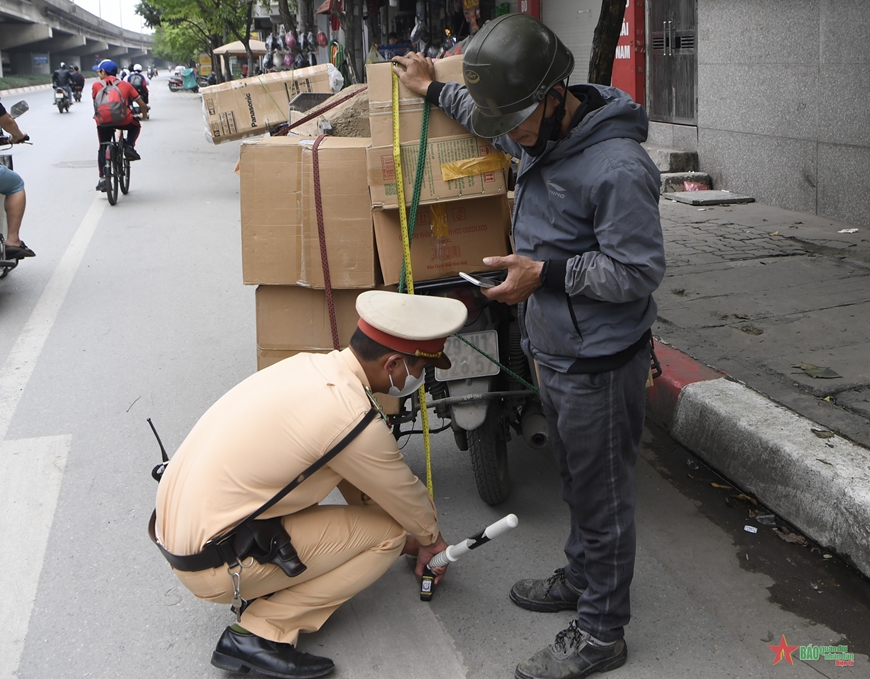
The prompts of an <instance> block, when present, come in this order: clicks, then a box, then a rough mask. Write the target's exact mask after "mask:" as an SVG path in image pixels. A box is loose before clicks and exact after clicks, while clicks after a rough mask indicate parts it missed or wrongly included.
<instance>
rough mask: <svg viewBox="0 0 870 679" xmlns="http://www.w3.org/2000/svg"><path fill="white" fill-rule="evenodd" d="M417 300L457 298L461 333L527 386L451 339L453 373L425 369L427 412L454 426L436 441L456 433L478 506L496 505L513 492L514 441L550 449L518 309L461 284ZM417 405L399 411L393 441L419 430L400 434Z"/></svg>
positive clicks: (429, 289) (420, 286)
mask: <svg viewBox="0 0 870 679" xmlns="http://www.w3.org/2000/svg"><path fill="white" fill-rule="evenodd" d="M504 273H505V272H499V273H496V274H480V275H479V276H477V278H479V279H481V280H483V281H484V282H485V283H484V284H486V281H489V282H491V283H494V284H497V283H499V282H501V280H500V279H503V277H504ZM415 293H416V294H428V295H440V296H447V297H453V298H455V299H458V300H460V301H461V302H463V303H464V304H465V306H466V308H467V309H468V322H467V324H466V326H465V327H464V328H463V329H462V331H461V332H460V333H459V335H461V336H462V337H464V338H465V339H466V340H468V341H469V342H471V343H472V344H474V345H475V346H476V347H478V348H479V349H481V350H482V351H484V352H485V353H486V354H488V355H489V356H491V357H492V358H493V359H496V360H498V361H499V362H501V363H502V365H504V366H505V367H506V368H507V369H508V370H510V371H511V372H513V373H514V374H515V375H517V376H519V377H520V378H522V379H523V380H524V381H525V382H526V383H527V384H523V383H522V382H520V381H519V380H517V379H516V378H515V377H513V376H511V375H509V374H508V373H507V372H506V371H505V370H502V368H501V367H500V366H499V365H498V363H495V362H493V361H492V360H490V359H489V358H487V357H486V356H484V355H483V354H481V353H479V352H478V351H477V350H476V349H474V348H472V347H471V346H469V345H468V344H466V342H463V341H462V340H461V339H459V338H457V337H451V338H449V339H448V341H447V345H446V346H445V348H444V351H445V353H446V354H447V355H448V356H449V357H450V360H451V363H452V366H451V367H450V368H449V369H448V370H441V369H436V368H432V367H431V366H430V367H427V368H426V382H425V384H426V391H427V392H428V393H429V396H430V397H431V398H430V399H427V408H429V409H434V411H435V416H436V417H439V418H441V419H442V421H447V420H449V424H447V425H444V426H441V427H439V428H437V429H430V431H431V432H432V433H435V432H436V431H444V430H446V429H447V428H448V427H449V428H450V429H452V430H453V437H454V440H455V441H456V445H457V447H458V448H459V449H460V450H463V451H466V450H467V451H468V453H469V457H470V458H471V466H472V470H473V473H474V481H475V483H476V485H477V492H478V494H479V495H480V497H481V499H482V500H483V501H484V502H486V503H487V504H490V505H497V504H499V503H501V502H503V501H504V500H505V499H507V496H508V494H509V492H510V473H509V470H508V458H507V444H508V441H510V440H511V437H512V435H513V434H516V435H519V436H522V437H523V439H524V440H525V442H526V443H527V444H528V445H529V446H530V447H532V448H543V447H544V446H546V445H547V442H548V441H549V427H548V425H547V420H546V418H545V417H544V413H543V410H542V408H541V401H540V397H539V396H538V394H537V392H536V391H535V390H533V389H530V388H529V386H535V385H536V377H535V372H534V370H533V369H532V366H531V365H530V363H529V360H528V358H527V357H526V355H525V354H524V353H523V351H522V347H521V345H520V328H519V321H518V319H517V308H516V307H515V306H509V305H507V304H502V303H500V302H495V301H493V300H490V299H488V298H487V297H485V296H484V295H483V294H482V293H481V292H480V288H479V287H478V286H476V285H474V284H472V283H469V282H467V281H465V280H463V279H462V278H445V279H440V280H436V281H426V282H418V283H416V284H415ZM419 411H420V403H419V399H418V397H417V394H416V393H415V394H413V395H412V396H409V397H406V398H405V399H403V400H402V401H401V403H400V407H399V413H398V414H397V415H393V416H391V425H392V427H393V434H394V435H395V436H396V437H397V438H398V437H400V436H402V435H404V434H408V433H422V432H421V431H420V430H413V429H410V430H403V429H402V427H403V425H409V424H410V425H411V426H412V427H413V424H414V422H415V421H416V420H417V416H418V414H419Z"/></svg>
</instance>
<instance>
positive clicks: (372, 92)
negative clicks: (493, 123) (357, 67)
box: [366, 54, 469, 147]
mask: <svg viewBox="0 0 870 679" xmlns="http://www.w3.org/2000/svg"><path fill="white" fill-rule="evenodd" d="M392 78H393V65H392V63H390V62H387V63H380V64H369V65H368V66H366V79H367V81H368V84H369V117H370V122H371V128H372V146H375V147H378V146H392V144H393V111H392V101H393V80H392ZM435 78H436V80H439V81H440V82H457V83H464V82H465V78H464V76H463V75H462V55H461V54H460V55H457V56H455V57H447V58H446V59H436V60H435ZM423 104H424V100H423V98H422V97H418V96H417V95H416V94H414V93H413V92H411V91H410V90H409V89H408V88H407V87H405V86H404V85H403V84H402V83H401V82H399V139H400V140H401V142H402V143H406V142H414V141H416V142H419V141H420V131H421V129H422V127H423ZM462 134H469V132H468V130H466V129H465V128H464V127H463V126H462V125H460V124H459V123H457V122H456V121H455V120H451V119H450V118H448V117H447V115H446V114H445V113H444V111H442V110H441V109H440V108H438V107H437V106H431V107H430V109H429V138H430V139H434V138H437V137H455V136H457V135H462Z"/></svg>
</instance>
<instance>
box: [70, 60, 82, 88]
mask: <svg viewBox="0 0 870 679" xmlns="http://www.w3.org/2000/svg"><path fill="white" fill-rule="evenodd" d="M69 79H70V83H71V84H72V87H73V89H75V90H76V92H81V91H82V90H83V89H84V88H85V77H84V76H83V75H82V74H81V73H80V72H79V67H78V66H73V70H72V73H70V74H69Z"/></svg>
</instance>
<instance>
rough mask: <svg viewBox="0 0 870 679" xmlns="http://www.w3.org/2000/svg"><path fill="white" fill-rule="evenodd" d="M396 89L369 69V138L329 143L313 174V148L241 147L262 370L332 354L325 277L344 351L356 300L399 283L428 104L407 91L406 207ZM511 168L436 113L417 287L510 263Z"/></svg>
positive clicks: (248, 278)
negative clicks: (397, 149)
mask: <svg viewBox="0 0 870 679" xmlns="http://www.w3.org/2000/svg"><path fill="white" fill-rule="evenodd" d="M461 66H462V60H461V57H459V58H450V59H444V60H441V61H438V62H436V67H435V68H436V74H437V76H438V78H439V79H440V80H459V81H461V80H462V70H461ZM305 70H308V69H305ZM293 73H299V71H294V72H293ZM391 77H392V70H391V66H390V64H375V65H372V66H369V68H368V94H369V114H370V123H371V131H372V137H371V138H368V137H326V138H324V139H323V140H322V142H321V144H320V145H319V147H318V151H317V169H316V171H315V162H314V160H315V158H314V149H313V146H314V142H315V140H314V139H313V138H310V137H266V138H262V139H257V140H253V141H248V142H245V143H243V144H242V145H241V150H240V159H239V174H240V178H241V189H240V193H241V217H242V274H243V278H244V282H245V283H246V284H248V285H257V286H258V287H257V292H256V307H257V354H258V360H257V363H258V368H259V369H262V368H264V367H266V366H268V365H271V364H272V363H274V362H276V361H279V360H281V359H283V358H286V357H288V356H291V355H293V354H295V353H297V352H300V351H322V352H326V351H331V350H332V349H333V335H332V327H331V323H330V315H329V310H328V307H327V297H326V292H325V289H324V288H325V286H326V275H325V272H326V270H327V268H328V272H329V280H330V281H331V287H332V289H333V293H332V297H333V306H334V309H335V319H336V323H337V330H338V340H339V345H340V347H342V348H343V347H345V346H347V343H348V341H349V339H350V336H351V335H352V334H353V331H354V329H355V327H356V323H357V320H358V317H357V314H356V308H355V303H356V298H357V296H358V295H359V294H360V292H362V291H363V290H367V289H371V288H375V287H379V286H394V285H395V284H396V283H398V281H399V277H400V274H401V270H402V259H403V249H402V235H401V224H400V210H405V209H407V205H408V203H409V202H410V201H411V198H412V195H413V181H414V175H415V173H416V167H417V156H418V155H419V137H420V129H421V119H422V111H423V100H422V99H421V98H419V97H416V96H414V95H413V94H411V93H410V92H408V91H407V90H405V88H404V87H401V88H400V91H399V98H400V116H399V129H400V138H401V142H402V151H401V153H402V165H403V169H404V179H405V181H404V188H405V199H406V205H404V206H400V205H399V201H398V191H397V188H398V187H397V186H396V168H395V164H394V160H393V153H392V113H391V109H390V101H391V87H392V82H391ZM313 91H317V90H313ZM507 164H508V163H507V158H506V157H505V156H504V154H502V153H500V152H498V151H496V150H495V148H494V147H493V146H492V144H491V143H490V142H489V141H487V140H484V139H480V138H478V137H475V136H474V135H472V134H470V133H469V132H468V131H467V130H466V129H465V128H463V127H462V126H461V125H459V124H458V123H456V122H454V121H452V120H450V119H449V118H447V116H446V115H445V114H444V113H443V112H442V111H440V110H439V109H437V108H433V109H432V111H431V114H430V124H429V137H428V145H427V151H426V157H425V164H424V166H423V176H422V190H421V196H420V207H419V209H418V212H417V220H416V226H415V230H414V236H413V241H412V243H411V248H410V249H411V263H412V270H413V275H414V279H415V280H417V281H424V280H432V279H437V278H444V277H448V276H455V275H457V274H458V273H459V272H460V271H466V272H475V271H485V270H487V269H488V267H486V266H485V265H484V264H483V262H482V259H483V258H484V257H486V256H490V255H506V254H509V253H510V242H509V231H510V210H509V207H508V198H507V182H506V168H507ZM318 186H319V193H318V191H317V188H318ZM318 195H319V200H318ZM318 213H319V215H320V216H321V217H322V222H323V226H324V233H323V237H322V238H321V233H320V231H319V229H318ZM322 245H325V249H326V266H324V261H323V257H322ZM391 289H395V288H394V287H392V288H391Z"/></svg>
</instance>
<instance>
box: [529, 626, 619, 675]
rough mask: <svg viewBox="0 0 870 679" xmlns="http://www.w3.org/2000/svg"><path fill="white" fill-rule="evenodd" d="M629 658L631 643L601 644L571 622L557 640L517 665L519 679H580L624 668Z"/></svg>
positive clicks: (557, 636) (558, 635)
mask: <svg viewBox="0 0 870 679" xmlns="http://www.w3.org/2000/svg"><path fill="white" fill-rule="evenodd" d="M626 658H628V646H626V645H625V639H620V640H619V641H617V642H616V643H614V644H611V645H609V646H599V645H598V644H596V643H594V642H593V641H592V638H591V637H590V636H589V635H588V634H587V633H586V632H584V631H583V630H581V629H580V628H579V627H577V621H576V620H573V621H571V624H570V625H569V626H568V629H564V630H562V631H561V632H559V633H558V634H557V635H556V640H555V641H554V642H553V643H552V644H550V645H549V646H547V648H545V649H542V650H540V651H538V652H537V653H535V655H533V656H532V657H531V658H529V659H528V660H524V661H523V662H521V663H520V664H519V665H517V670H516V673H515V676H516V678H517V679H580V678H581V677H588V676H589V675H590V674H593V673H595V672H609V671H610V670H615V669H616V668H617V667H622V666H623V665H624V664H625V660H626Z"/></svg>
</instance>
